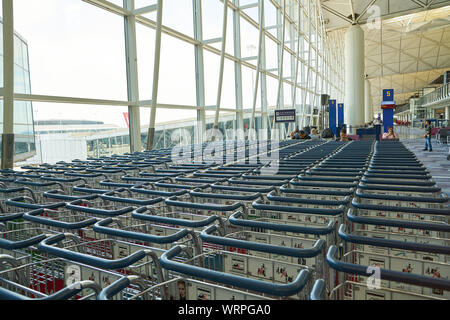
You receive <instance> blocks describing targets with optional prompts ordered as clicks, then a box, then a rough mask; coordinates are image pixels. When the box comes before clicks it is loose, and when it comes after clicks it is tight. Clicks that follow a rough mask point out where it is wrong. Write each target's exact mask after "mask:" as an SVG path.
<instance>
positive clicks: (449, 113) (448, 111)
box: [445, 106, 450, 121]
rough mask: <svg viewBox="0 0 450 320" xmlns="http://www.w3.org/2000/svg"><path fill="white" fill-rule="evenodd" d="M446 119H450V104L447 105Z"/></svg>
mask: <svg viewBox="0 0 450 320" xmlns="http://www.w3.org/2000/svg"><path fill="white" fill-rule="evenodd" d="M445 120H447V121H448V120H450V106H446V107H445Z"/></svg>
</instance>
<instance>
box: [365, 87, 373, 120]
mask: <svg viewBox="0 0 450 320" xmlns="http://www.w3.org/2000/svg"><path fill="white" fill-rule="evenodd" d="M370 88H371V85H370V81H369V80H368V79H366V80H364V114H365V117H364V119H365V120H364V123H369V122H372V121H373V111H372V100H371V99H370V91H371V90H370Z"/></svg>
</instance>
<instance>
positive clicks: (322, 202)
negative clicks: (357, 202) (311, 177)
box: [267, 191, 350, 206]
mask: <svg viewBox="0 0 450 320" xmlns="http://www.w3.org/2000/svg"><path fill="white" fill-rule="evenodd" d="M267 199H268V200H270V201H278V202H290V203H307V204H318V205H325V206H327V205H329V206H339V205H348V204H349V203H350V197H349V196H346V197H345V198H344V199H343V200H314V199H303V198H292V197H283V196H277V195H276V191H272V192H270V193H269V194H268V195H267Z"/></svg>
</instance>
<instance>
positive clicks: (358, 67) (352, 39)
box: [345, 25, 364, 133]
mask: <svg viewBox="0 0 450 320" xmlns="http://www.w3.org/2000/svg"><path fill="white" fill-rule="evenodd" d="M345 119H346V120H345V123H346V124H347V127H348V128H350V127H351V128H352V130H351V131H350V132H349V133H353V132H356V130H354V128H355V127H360V126H362V125H363V124H364V31H363V30H362V29H361V27H360V26H358V25H353V26H351V27H349V29H348V30H347V33H346V34H345Z"/></svg>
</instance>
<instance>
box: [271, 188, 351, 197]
mask: <svg viewBox="0 0 450 320" xmlns="http://www.w3.org/2000/svg"><path fill="white" fill-rule="evenodd" d="M280 192H281V193H292V194H316V195H326V196H342V197H345V196H352V195H353V193H354V192H355V189H354V188H349V189H348V191H335V190H324V191H321V190H305V189H292V188H289V185H285V186H282V187H280Z"/></svg>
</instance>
